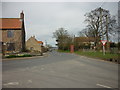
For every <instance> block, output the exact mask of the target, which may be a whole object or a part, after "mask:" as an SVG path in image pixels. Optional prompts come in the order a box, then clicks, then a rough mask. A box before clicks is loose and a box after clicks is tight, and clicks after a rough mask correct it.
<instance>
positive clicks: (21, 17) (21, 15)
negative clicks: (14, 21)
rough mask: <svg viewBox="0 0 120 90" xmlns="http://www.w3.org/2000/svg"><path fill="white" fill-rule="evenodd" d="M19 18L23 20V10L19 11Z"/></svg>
mask: <svg viewBox="0 0 120 90" xmlns="http://www.w3.org/2000/svg"><path fill="white" fill-rule="evenodd" d="M20 19H22V20H24V13H23V10H22V12H21V13H20Z"/></svg>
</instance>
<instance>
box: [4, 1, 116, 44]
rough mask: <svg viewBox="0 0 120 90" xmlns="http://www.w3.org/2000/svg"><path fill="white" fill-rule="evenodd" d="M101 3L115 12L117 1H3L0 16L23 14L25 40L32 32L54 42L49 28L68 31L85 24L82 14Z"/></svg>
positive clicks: (76, 29)
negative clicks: (22, 12) (0, 14)
mask: <svg viewBox="0 0 120 90" xmlns="http://www.w3.org/2000/svg"><path fill="white" fill-rule="evenodd" d="M101 5H102V7H103V8H104V9H107V10H109V11H110V13H111V14H112V15H117V12H118V5H117V2H104V3H103V2H90V3H88V2H3V3H2V17H3V18H19V17H20V12H21V11H22V10H23V11H24V14H25V28H26V40H27V39H28V38H29V37H30V36H33V35H35V37H36V39H37V40H39V41H43V42H45V40H46V41H47V43H48V44H51V45H53V46H55V43H56V42H55V39H54V38H52V36H53V32H55V30H57V29H58V28H60V27H63V28H65V29H66V30H68V32H69V33H70V34H72V35H77V33H78V32H79V31H81V30H82V29H84V28H85V26H86V23H84V20H85V17H84V14H85V13H87V12H90V11H91V10H94V9H96V8H98V7H100V6H101Z"/></svg>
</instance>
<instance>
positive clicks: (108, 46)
mask: <svg viewBox="0 0 120 90" xmlns="http://www.w3.org/2000/svg"><path fill="white" fill-rule="evenodd" d="M105 17H106V39H107V51H109V49H110V45H109V37H108V15H106V16H105Z"/></svg>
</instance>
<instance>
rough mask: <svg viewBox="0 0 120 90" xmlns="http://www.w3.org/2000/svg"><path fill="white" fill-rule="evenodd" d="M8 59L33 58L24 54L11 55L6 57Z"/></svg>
mask: <svg viewBox="0 0 120 90" xmlns="http://www.w3.org/2000/svg"><path fill="white" fill-rule="evenodd" d="M5 57H6V58H16V57H32V55H29V54H23V55H9V56H5Z"/></svg>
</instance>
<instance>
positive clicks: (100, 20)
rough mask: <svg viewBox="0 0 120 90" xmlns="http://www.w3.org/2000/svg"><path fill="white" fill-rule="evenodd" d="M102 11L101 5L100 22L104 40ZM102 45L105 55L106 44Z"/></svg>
mask: <svg viewBox="0 0 120 90" xmlns="http://www.w3.org/2000/svg"><path fill="white" fill-rule="evenodd" d="M102 12H103V9H102V8H101V7H100V22H101V31H102V40H104V36H103V28H102ZM102 47H103V55H105V46H104V45H102Z"/></svg>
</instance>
